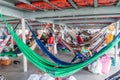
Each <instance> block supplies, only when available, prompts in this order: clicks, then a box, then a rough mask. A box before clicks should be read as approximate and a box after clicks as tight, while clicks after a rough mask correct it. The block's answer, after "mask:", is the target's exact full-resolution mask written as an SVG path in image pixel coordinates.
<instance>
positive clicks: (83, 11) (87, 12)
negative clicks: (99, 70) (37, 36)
mask: <svg viewBox="0 0 120 80" xmlns="http://www.w3.org/2000/svg"><path fill="white" fill-rule="evenodd" d="M32 14H34V17H33V18H47V17H49V18H52V17H69V16H93V15H103V14H104V15H111V14H119V15H120V8H119V7H115V6H111V7H98V8H91V7H87V8H80V9H65V10H61V11H47V12H41V11H38V12H34V13H30V14H28V16H30V15H32Z"/></svg>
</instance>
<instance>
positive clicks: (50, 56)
mask: <svg viewBox="0 0 120 80" xmlns="http://www.w3.org/2000/svg"><path fill="white" fill-rule="evenodd" d="M26 24H27V25H28V28H29V29H30V31H31V33H32V36H33V38H34V39H35V41H36V42H37V44H38V46H39V47H40V48H41V49H42V51H43V52H44V54H46V55H47V56H48V57H49V58H50V59H52V60H53V61H54V62H55V63H57V64H61V65H71V64H78V63H80V62H76V63H71V62H65V61H61V60H60V59H58V58H57V57H55V56H54V55H53V54H52V53H50V52H49V50H48V49H47V48H46V47H45V46H44V44H43V43H42V41H41V40H40V39H38V38H37V36H36V35H35V33H34V32H33V31H32V29H31V26H30V25H29V24H28V23H27V22H26Z"/></svg>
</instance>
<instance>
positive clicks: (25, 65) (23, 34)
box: [21, 18, 27, 72]
mask: <svg viewBox="0 0 120 80" xmlns="http://www.w3.org/2000/svg"><path fill="white" fill-rule="evenodd" d="M21 22H22V39H23V42H24V43H26V37H25V19H23V18H22V19H21ZM23 66H24V72H27V59H26V57H25V56H23Z"/></svg>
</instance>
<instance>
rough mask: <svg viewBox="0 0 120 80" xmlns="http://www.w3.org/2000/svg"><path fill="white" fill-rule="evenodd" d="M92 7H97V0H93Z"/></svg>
mask: <svg viewBox="0 0 120 80" xmlns="http://www.w3.org/2000/svg"><path fill="white" fill-rule="evenodd" d="M94 7H95V8H96V7H98V0H94Z"/></svg>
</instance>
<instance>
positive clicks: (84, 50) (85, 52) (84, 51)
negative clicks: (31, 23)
mask: <svg viewBox="0 0 120 80" xmlns="http://www.w3.org/2000/svg"><path fill="white" fill-rule="evenodd" d="M81 51H82V53H84V54H87V53H88V52H89V50H86V49H85V48H84V47H82V50H81Z"/></svg>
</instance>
